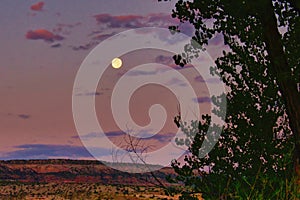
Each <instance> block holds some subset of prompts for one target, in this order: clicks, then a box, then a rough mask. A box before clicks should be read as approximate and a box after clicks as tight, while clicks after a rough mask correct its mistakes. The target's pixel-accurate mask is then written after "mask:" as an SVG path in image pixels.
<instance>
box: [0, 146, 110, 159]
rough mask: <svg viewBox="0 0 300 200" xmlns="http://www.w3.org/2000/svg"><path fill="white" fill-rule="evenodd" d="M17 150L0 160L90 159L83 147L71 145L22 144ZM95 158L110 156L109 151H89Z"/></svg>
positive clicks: (97, 149)
mask: <svg viewBox="0 0 300 200" xmlns="http://www.w3.org/2000/svg"><path fill="white" fill-rule="evenodd" d="M15 148H17V149H19V150H16V151H12V152H9V153H7V154H6V155H5V156H4V157H0V159H2V160H8V159H48V158H53V157H61V158H82V157H85V158H92V156H91V154H90V153H89V152H88V150H87V149H86V148H85V147H83V146H72V145H49V144H23V145H19V146H16V147H15ZM91 150H92V151H93V152H94V153H95V154H96V156H102V155H110V154H111V150H110V149H104V148H93V149H91Z"/></svg>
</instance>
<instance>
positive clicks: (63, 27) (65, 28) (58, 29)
mask: <svg viewBox="0 0 300 200" xmlns="http://www.w3.org/2000/svg"><path fill="white" fill-rule="evenodd" d="M81 24H82V23H81V22H76V23H74V24H62V23H58V24H56V26H55V27H54V28H53V29H52V31H53V32H54V33H62V34H64V35H69V34H71V29H73V28H75V27H77V26H80V25H81Z"/></svg>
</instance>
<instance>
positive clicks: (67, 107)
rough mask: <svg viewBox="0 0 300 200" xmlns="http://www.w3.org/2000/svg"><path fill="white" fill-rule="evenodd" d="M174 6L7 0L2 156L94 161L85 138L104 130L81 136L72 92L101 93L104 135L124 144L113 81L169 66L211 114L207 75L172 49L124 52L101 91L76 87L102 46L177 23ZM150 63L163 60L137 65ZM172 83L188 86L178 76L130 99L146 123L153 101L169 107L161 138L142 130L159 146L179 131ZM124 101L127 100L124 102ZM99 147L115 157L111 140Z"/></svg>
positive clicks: (2, 36) (1, 67)
mask: <svg viewBox="0 0 300 200" xmlns="http://www.w3.org/2000/svg"><path fill="white" fill-rule="evenodd" d="M174 4H175V1H167V2H164V1H162V2H157V1H156V0H143V1H141V0H126V1H124V0H111V1H105V0H90V1H88V2H87V1H82V0H66V1H63V2H62V1H59V0H51V1H50V0H49V1H33V0H29V1H17V0H4V1H2V4H1V7H0V18H1V21H0V27H1V31H0V40H1V46H0V93H1V101H0V102H1V103H0V159H5V160H8V159H40V158H42V159H46V158H72V159H94V157H93V155H91V153H89V151H88V150H87V149H86V148H85V146H84V144H83V142H82V140H83V139H84V138H87V137H90V136H93V135H97V134H99V133H97V131H96V132H87V133H85V135H84V136H83V137H80V133H78V130H77V129H76V125H75V123H74V119H73V113H72V98H74V97H80V98H81V97H88V98H90V97H92V98H95V108H96V109H95V110H96V113H97V117H98V120H99V124H100V125H101V126H102V129H103V132H104V133H105V136H106V137H107V138H109V139H110V141H114V142H113V143H115V144H117V143H118V142H119V141H122V137H124V131H123V132H122V131H121V130H120V127H118V125H117V124H116V123H115V122H114V119H113V118H112V115H111V111H109V109H110V106H107V105H110V102H109V101H110V99H109V98H110V97H111V96H112V90H113V87H114V84H116V81H117V80H118V79H119V78H120V77H122V76H123V75H124V76H127V77H130V80H134V78H135V77H139V78H142V79H143V77H147V76H148V78H149V77H150V76H152V75H154V74H156V75H157V74H159V73H161V74H160V77H165V75H164V74H163V73H167V72H166V71H168V70H169V69H166V70H164V69H165V68H163V67H162V66H161V65H163V64H164V65H169V66H170V68H171V69H172V70H175V71H177V72H180V73H182V74H185V76H188V77H189V79H190V80H191V82H192V83H191V85H192V86H193V87H195V88H196V90H197V94H199V95H198V96H197V97H196V98H193V99H191V100H192V101H194V103H195V102H196V103H197V105H199V107H200V110H201V109H202V110H201V113H206V112H209V108H210V106H209V104H210V97H209V95H208V91H207V87H206V85H205V84H206V83H205V81H204V79H203V77H201V76H200V75H199V74H197V73H195V71H192V69H191V68H192V67H188V66H187V67H186V68H183V69H182V68H180V67H178V66H176V65H175V64H174V63H173V60H172V59H171V57H172V56H173V55H172V54H171V53H170V52H166V51H161V50H151V49H142V50H140V51H131V52H128V53H126V54H124V55H120V56H119V57H120V58H122V60H123V66H122V68H120V69H118V70H117V71H116V69H113V68H112V67H109V68H107V70H106V71H105V73H106V74H105V76H103V78H101V79H100V81H102V82H103V83H100V84H99V85H98V87H97V90H96V91H86V90H82V91H79V90H78V91H75V92H73V87H74V81H75V79H76V74H77V73H78V70H79V68H80V66H81V65H82V63H83V61H84V59H85V58H86V57H87V56H88V55H89V54H90V52H91V51H92V50H93V49H94V48H95V47H96V46H97V45H99V44H100V43H102V42H103V41H105V40H107V39H109V38H110V37H112V36H114V35H116V34H118V33H121V32H122V31H126V30H132V29H137V28H143V27H162V28H167V27H168V26H169V25H177V24H178V20H176V19H172V18H171V10H172V9H173V8H174ZM182 26H183V29H184V30H185V33H186V34H187V35H191V34H192V27H191V26H190V25H188V24H185V25H182ZM162 40H163V39H162ZM170 45H171V44H170ZM220 46H222V39H221V38H220V37H218V36H216V38H214V39H213V40H212V42H211V43H210V46H209V47H208V52H209V53H210V55H211V57H212V58H214V57H216V56H217V55H218V50H219V49H220ZM115 48H118V47H115ZM99 58H101V55H99ZM144 63H159V64H158V65H155V64H152V65H149V66H148V68H147V70H144V69H145V68H141V69H136V70H131V71H130V69H133V68H134V67H135V66H138V65H142V64H144ZM102 67H103V66H102ZM148 69H149V70H148ZM210 81H211V82H214V80H213V79H211V80H210ZM170 85H175V86H176V87H177V88H179V89H181V90H185V87H186V86H187V85H186V84H184V83H182V82H181V80H178V79H176V77H173V78H170V80H169V81H168V82H167V83H166V85H164V86H162V85H145V86H144V87H140V88H138V89H137V90H136V92H135V94H134V98H131V99H130V105H129V110H130V112H132V113H134V114H132V115H131V117H132V118H133V120H134V121H136V123H137V124H139V125H140V126H146V125H147V124H148V123H149V122H150V121H151V120H150V119H149V116H148V111H149V108H150V107H151V106H152V105H154V104H157V103H159V104H161V105H163V106H164V107H165V109H166V110H167V111H166V112H167V118H166V122H165V124H164V125H163V128H162V129H161V130H160V132H159V133H158V135H157V137H156V138H151V137H148V136H147V134H150V132H151V131H152V129H151V130H150V129H149V130H146V129H145V130H144V133H142V134H145V135H144V136H145V137H146V139H145V141H146V143H147V145H154V146H155V149H159V148H162V147H163V146H164V145H166V144H167V143H168V142H169V141H170V140H171V139H172V138H174V136H175V134H174V132H176V131H177V130H178V129H177V127H176V126H175V124H174V123H173V117H174V116H176V115H177V114H178V112H179V111H178V109H179V108H178V104H179V103H178V101H177V100H176V98H179V99H180V98H183V97H178V95H176V94H174V93H172V92H170V91H168V87H169V86H170ZM75 89H76V88H75ZM123 93H124V94H126V93H127V92H126V90H123ZM174 99H175V100H174ZM117 102H118V103H117V104H118V105H119V104H120V105H121V103H122V100H120V99H119V100H118V101H117ZM120 109H122V108H121V107H120ZM120 114H121V116H122V115H123V113H122V112H120ZM124 115H125V114H124ZM159 115H160V114H159ZM155 118H157V116H156V117H155ZM157 119H158V118H157ZM149 120H150V121H149ZM154 121H155V120H154ZM87 123H88V122H87ZM157 123H160V122H159V121H158V122H157ZM121 146H122V145H119V147H121ZM97 152H98V153H99V154H100V155H104V156H110V155H109V152H110V149H108V148H106V147H104V146H99V147H98V148H97ZM157 162H159V161H157Z"/></svg>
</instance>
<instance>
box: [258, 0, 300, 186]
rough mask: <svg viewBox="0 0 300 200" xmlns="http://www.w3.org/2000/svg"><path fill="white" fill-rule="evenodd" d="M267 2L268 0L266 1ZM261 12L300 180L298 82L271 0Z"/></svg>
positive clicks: (299, 99)
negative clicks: (285, 111)
mask: <svg viewBox="0 0 300 200" xmlns="http://www.w3.org/2000/svg"><path fill="white" fill-rule="evenodd" d="M265 2H266V1H265ZM262 6H263V8H262V11H263V12H262V13H261V14H260V18H261V22H262V26H263V29H264V37H265V42H266V47H267V52H268V56H269V59H270V62H271V71H272V72H273V73H274V74H273V75H274V76H275V77H276V78H277V79H276V80H277V81H278V85H279V90H280V93H281V94H282V97H283V100H284V103H285V105H286V109H287V114H288V118H289V125H290V128H291V130H292V132H293V136H294V139H295V151H294V167H295V173H297V174H296V175H298V180H300V172H299V171H298V170H297V169H300V165H299V162H300V141H299V138H300V93H299V92H298V91H297V83H296V82H295V81H293V80H292V78H291V77H290V76H291V70H290V69H291V68H290V67H289V64H288V61H287V58H286V56H285V53H284V48H283V44H282V41H281V35H280V33H279V31H278V28H277V19H276V16H275V13H274V7H273V5H272V1H271V0H267V3H266V4H264V5H262Z"/></svg>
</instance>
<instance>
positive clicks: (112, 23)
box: [94, 14, 143, 28]
mask: <svg viewBox="0 0 300 200" xmlns="http://www.w3.org/2000/svg"><path fill="white" fill-rule="evenodd" d="M94 17H95V19H96V21H97V23H98V24H100V25H105V26H107V27H108V28H138V27H141V26H142V23H141V20H142V19H143V17H142V16H139V15H120V16H112V15H110V14H99V15H95V16H94Z"/></svg>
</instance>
